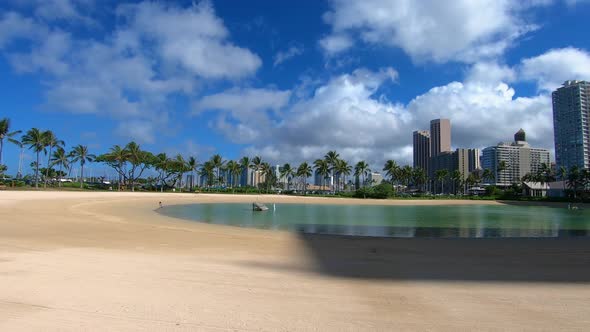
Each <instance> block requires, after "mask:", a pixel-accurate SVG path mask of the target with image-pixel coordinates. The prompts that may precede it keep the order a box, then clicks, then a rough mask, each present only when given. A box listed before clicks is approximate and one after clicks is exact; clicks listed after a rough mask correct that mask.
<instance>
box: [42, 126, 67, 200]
mask: <svg viewBox="0 0 590 332" xmlns="http://www.w3.org/2000/svg"><path fill="white" fill-rule="evenodd" d="M43 136H45V144H46V146H47V147H48V148H49V157H48V158H47V168H46V169H45V178H44V179H43V180H44V181H43V187H44V188H47V179H48V178H49V169H50V165H49V163H50V162H51V154H52V152H53V148H54V147H63V146H64V145H65V143H64V141H62V140H59V139H57V137H56V136H55V134H54V133H53V132H52V131H51V130H46V131H44V132H43Z"/></svg>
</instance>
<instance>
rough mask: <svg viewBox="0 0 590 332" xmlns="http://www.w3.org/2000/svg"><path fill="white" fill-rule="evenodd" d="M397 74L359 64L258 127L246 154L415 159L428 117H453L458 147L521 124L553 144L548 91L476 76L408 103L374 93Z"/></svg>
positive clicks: (534, 137)
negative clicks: (523, 90)
mask: <svg viewBox="0 0 590 332" xmlns="http://www.w3.org/2000/svg"><path fill="white" fill-rule="evenodd" d="M484 66H488V67H489V68H492V69H494V70H498V71H499V72H500V73H501V75H496V77H497V79H498V80H500V79H502V78H506V77H507V76H508V77H513V75H512V72H511V71H510V70H509V68H506V67H503V66H498V65H492V64H485V65H481V66H480V68H479V69H478V70H481V69H483V67H484ZM475 71H477V70H475ZM388 72H389V74H387V73H388ZM392 73H394V71H393V70H392V69H389V70H385V71H381V72H378V73H375V72H371V71H367V70H357V71H355V72H353V73H351V74H344V75H341V76H337V77H335V78H333V79H331V80H330V81H328V82H326V83H324V84H323V85H321V86H319V87H318V88H317V89H316V90H315V92H314V94H313V95H312V96H310V97H308V98H305V99H303V100H300V101H298V102H296V103H294V104H293V105H292V106H290V107H288V108H287V110H286V111H285V112H284V113H283V114H284V116H283V117H282V121H281V122H280V123H278V124H276V125H275V126H274V127H273V129H272V130H267V131H266V132H263V133H260V132H257V135H256V136H255V137H254V141H253V144H252V146H250V147H248V148H246V149H245V150H244V151H243V152H244V154H248V155H261V156H263V157H264V158H266V159H268V160H269V161H271V162H273V163H284V162H291V163H295V164H297V163H300V162H301V161H304V160H307V161H313V160H314V159H315V158H319V157H322V156H323V155H324V154H325V153H326V152H327V151H329V150H336V151H338V152H339V153H340V155H341V157H343V158H345V159H347V160H348V161H350V162H356V161H358V160H361V159H362V160H366V161H368V162H369V163H370V164H371V167H372V168H374V169H376V170H380V169H381V168H382V165H383V163H384V162H385V160H387V159H395V160H397V161H398V162H400V163H402V164H405V163H408V164H411V158H412V146H411V144H412V141H411V140H412V131H413V130H416V129H428V127H429V122H430V120H431V119H434V118H439V117H445V118H450V119H451V126H452V144H453V146H454V147H475V148H482V147H486V146H491V145H495V144H497V143H498V142H499V141H510V140H511V139H512V137H513V134H514V133H515V132H516V131H517V130H518V129H519V128H521V127H522V128H524V129H525V130H526V131H527V137H528V139H529V141H530V142H531V144H532V145H533V146H537V147H544V148H548V149H552V148H553V139H552V137H553V126H552V111H551V98H550V96H548V95H545V94H542V95H538V96H533V97H520V98H515V97H514V95H515V91H514V89H513V88H511V87H509V86H508V85H507V84H505V83H501V82H500V81H497V82H493V81H492V80H491V79H486V80H484V81H479V80H477V79H476V77H477V76H471V78H470V79H469V80H466V81H465V82H451V83H449V84H446V85H443V86H439V87H435V88H432V89H431V90H429V91H428V92H426V93H424V94H422V95H420V96H417V97H415V98H414V99H413V100H412V101H411V102H409V103H408V104H407V105H402V104H396V103H392V102H389V101H387V100H386V99H384V98H381V96H379V95H378V94H376V93H377V91H378V90H379V88H380V87H381V86H383V85H384V84H387V83H386V82H387V81H388V80H389V78H391V77H392ZM506 74H509V75H506ZM239 125H241V126H242V127H241V128H240V130H242V131H243V132H244V133H247V131H248V130H256V127H255V126H253V125H252V124H248V123H239ZM244 126H245V127H244Z"/></svg>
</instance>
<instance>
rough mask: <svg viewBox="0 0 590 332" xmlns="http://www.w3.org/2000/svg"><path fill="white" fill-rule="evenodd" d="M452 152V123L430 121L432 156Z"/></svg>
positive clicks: (448, 121) (442, 120) (446, 120)
mask: <svg viewBox="0 0 590 332" xmlns="http://www.w3.org/2000/svg"><path fill="white" fill-rule="evenodd" d="M450 151H451V121H450V120H449V119H434V120H432V121H430V156H431V157H435V156H438V155H439V154H440V153H441V152H450Z"/></svg>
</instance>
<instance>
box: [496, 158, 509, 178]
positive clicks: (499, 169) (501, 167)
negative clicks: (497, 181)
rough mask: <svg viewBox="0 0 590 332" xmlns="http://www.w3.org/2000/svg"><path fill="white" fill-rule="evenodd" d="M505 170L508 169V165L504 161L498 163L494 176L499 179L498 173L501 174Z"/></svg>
mask: <svg viewBox="0 0 590 332" xmlns="http://www.w3.org/2000/svg"><path fill="white" fill-rule="evenodd" d="M507 168H508V163H506V161H504V160H501V161H499V162H498V165H497V166H496V174H497V175H498V178H499V177H500V173H502V172H503V171H504V170H506V169H507Z"/></svg>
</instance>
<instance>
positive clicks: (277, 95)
mask: <svg viewBox="0 0 590 332" xmlns="http://www.w3.org/2000/svg"><path fill="white" fill-rule="evenodd" d="M290 96H291V92H290V91H279V90H270V89H230V90H227V91H224V92H221V93H217V94H213V95H209V96H205V97H203V98H202V99H201V100H199V101H197V102H195V103H194V104H193V109H194V114H199V113H202V112H205V111H221V114H220V115H219V116H218V118H217V120H216V121H214V122H213V123H211V125H212V126H213V127H215V128H216V129H217V130H219V131H221V132H222V133H224V134H226V137H228V138H230V139H231V140H232V141H234V142H240V143H247V142H251V141H254V140H256V139H257V138H259V137H261V135H262V134H261V132H263V131H264V130H265V128H267V127H272V123H271V122H272V119H271V116H270V115H269V113H268V112H272V113H274V114H275V115H277V114H278V112H279V111H280V110H281V109H282V108H283V107H285V106H286V105H287V103H288V102H289V98H290Z"/></svg>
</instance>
